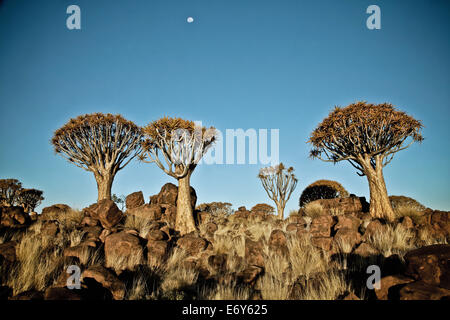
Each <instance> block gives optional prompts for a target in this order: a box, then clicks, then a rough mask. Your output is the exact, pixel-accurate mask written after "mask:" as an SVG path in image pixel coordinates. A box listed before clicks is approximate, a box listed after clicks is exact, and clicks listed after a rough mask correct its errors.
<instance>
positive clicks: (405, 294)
mask: <svg viewBox="0 0 450 320" xmlns="http://www.w3.org/2000/svg"><path fill="white" fill-rule="evenodd" d="M399 296H400V300H444V299H445V300H449V299H450V290H447V289H444V288H439V287H437V286H434V285H432V284H429V283H426V282H423V281H417V282H413V283H408V284H407V285H405V286H404V287H402V288H401V289H400V292H399Z"/></svg>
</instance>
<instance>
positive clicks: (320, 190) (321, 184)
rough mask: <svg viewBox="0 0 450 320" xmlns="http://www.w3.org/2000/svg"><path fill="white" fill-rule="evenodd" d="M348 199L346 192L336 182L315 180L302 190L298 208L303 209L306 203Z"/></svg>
mask: <svg viewBox="0 0 450 320" xmlns="http://www.w3.org/2000/svg"><path fill="white" fill-rule="evenodd" d="M345 197H348V192H347V190H345V188H344V187H343V186H342V185H341V184H340V183H339V182H337V181H333V180H317V181H316V182H313V183H311V184H310V185H309V186H307V187H306V188H305V190H303V192H302V194H301V196H300V199H299V206H300V207H304V206H305V205H306V204H307V203H309V202H311V201H314V200H319V199H334V198H345Z"/></svg>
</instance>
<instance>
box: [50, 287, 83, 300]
mask: <svg viewBox="0 0 450 320" xmlns="http://www.w3.org/2000/svg"><path fill="white" fill-rule="evenodd" d="M44 300H81V295H80V293H79V291H78V290H76V289H73V290H71V289H68V288H65V287H50V288H47V289H46V290H45V292H44Z"/></svg>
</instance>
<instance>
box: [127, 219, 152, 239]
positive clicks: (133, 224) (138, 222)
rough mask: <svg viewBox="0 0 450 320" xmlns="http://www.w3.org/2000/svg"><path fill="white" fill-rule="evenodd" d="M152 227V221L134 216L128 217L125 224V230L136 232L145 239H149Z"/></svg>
mask: <svg viewBox="0 0 450 320" xmlns="http://www.w3.org/2000/svg"><path fill="white" fill-rule="evenodd" d="M152 225H153V221H152V220H149V219H146V218H142V217H138V216H134V215H128V216H127V217H126V219H125V223H124V226H125V228H129V229H134V230H136V231H137V232H138V233H139V236H140V237H141V238H143V239H145V238H147V235H148V233H149V232H150V230H151V229H152Z"/></svg>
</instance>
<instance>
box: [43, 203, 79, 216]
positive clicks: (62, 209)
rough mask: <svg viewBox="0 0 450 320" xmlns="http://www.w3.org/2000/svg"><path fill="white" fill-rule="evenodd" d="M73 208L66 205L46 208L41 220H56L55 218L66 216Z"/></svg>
mask: <svg viewBox="0 0 450 320" xmlns="http://www.w3.org/2000/svg"><path fill="white" fill-rule="evenodd" d="M71 210H72V208H71V207H69V206H68V205H66V204H54V205H52V206H50V207H45V208H44V209H42V212H41V215H40V216H39V219H41V220H54V217H55V216H59V215H61V214H65V213H67V212H69V211H71Z"/></svg>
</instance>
